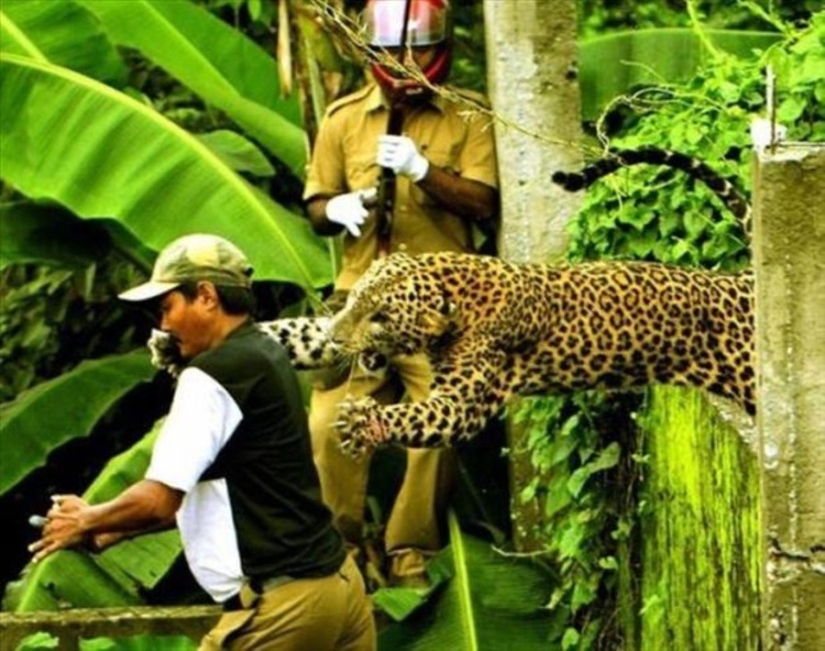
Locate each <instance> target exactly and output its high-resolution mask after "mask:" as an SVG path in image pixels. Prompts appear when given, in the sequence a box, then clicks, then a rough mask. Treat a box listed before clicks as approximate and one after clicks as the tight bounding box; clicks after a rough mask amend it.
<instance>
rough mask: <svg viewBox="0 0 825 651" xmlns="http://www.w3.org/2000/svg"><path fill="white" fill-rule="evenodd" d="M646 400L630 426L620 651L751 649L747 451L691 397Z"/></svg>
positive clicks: (685, 393)
mask: <svg viewBox="0 0 825 651" xmlns="http://www.w3.org/2000/svg"><path fill="white" fill-rule="evenodd" d="M649 395H650V399H649V401H648V404H647V408H646V410H645V412H644V413H643V414H642V415H641V416H640V418H639V424H640V426H641V431H642V432H643V434H642V436H643V438H644V440H643V441H642V445H641V449H642V450H644V453H645V455H646V459H645V462H644V463H643V465H642V468H643V473H644V476H643V477H642V486H641V490H640V502H639V504H640V507H639V508H640V523H641V531H640V532H639V535H638V536H635V539H636V540H637V541H638V543H637V544H638V545H640V546H641V554H639V553H636V554H634V556H635V557H636V563H637V565H636V570H635V571H634V572H633V578H635V581H636V586H635V590H634V592H635V599H634V601H635V603H636V604H637V607H638V618H639V619H638V620H637V621H636V622H633V623H632V626H631V629H630V630H632V631H633V634H632V637H633V638H634V639H633V640H630V639H628V640H627V644H626V648H628V649H630V648H636V649H643V650H646V649H649V650H651V651H661V650H662V649H757V648H759V635H760V601H759V594H760V571H761V565H762V563H761V555H760V549H761V548H760V509H759V469H758V461H757V454H756V452H755V450H754V449H753V445H752V441H751V442H749V441H748V440H747V437H746V436H743V435H742V434H740V432H739V431H737V429H736V428H735V427H734V426H733V425H732V424H731V423H730V422H728V421H727V420H726V419H725V418H724V417H723V416H722V415H721V413H720V411H719V410H718V409H717V407H716V406H715V405H713V404H711V403H710V402H709V401H708V399H707V397H706V396H705V395H704V394H703V393H701V392H700V391H697V390H693V389H686V388H680V387H654V388H652V389H651V390H650V394H649ZM745 421H747V419H745ZM628 623H630V622H628ZM626 628H627V627H626Z"/></svg>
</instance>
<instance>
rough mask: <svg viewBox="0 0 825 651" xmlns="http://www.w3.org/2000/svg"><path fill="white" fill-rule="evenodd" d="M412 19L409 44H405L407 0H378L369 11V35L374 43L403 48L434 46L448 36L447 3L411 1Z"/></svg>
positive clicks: (421, 0)
mask: <svg viewBox="0 0 825 651" xmlns="http://www.w3.org/2000/svg"><path fill="white" fill-rule="evenodd" d="M409 1H410V2H411V3H412V6H411V7H410V20H409V22H408V23H407V43H402V42H401V38H402V31H403V29H404V10H405V8H406V4H407V0H377V1H374V2H372V3H371V4H370V5H369V6H368V7H367V11H366V21H365V22H366V37H367V41H368V42H369V44H370V45H372V46H377V47H401V46H404V45H410V46H416V45H433V44H435V43H441V42H442V41H444V40H446V38H447V10H446V3H441V2H433V1H432V0H409Z"/></svg>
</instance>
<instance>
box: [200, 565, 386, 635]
mask: <svg viewBox="0 0 825 651" xmlns="http://www.w3.org/2000/svg"><path fill="white" fill-rule="evenodd" d="M239 596H240V600H241V603H242V605H243V608H242V609H241V610H232V611H228V612H226V613H224V614H223V616H222V617H221V618H220V619H219V620H218V623H217V624H216V625H215V627H214V628H213V629H212V630H211V631H209V633H207V634H206V635H205V636H204V638H203V639H202V640H201V643H200V646H199V647H198V651H218V650H219V649H229V650H230V651H375V649H376V648H377V638H376V632H375V621H374V620H373V617H372V606H371V603H370V600H369V599H368V598H367V594H366V590H365V588H364V580H363V578H362V577H361V572H360V571H359V570H358V567H357V566H356V565H355V561H353V560H352V558H351V557H350V556H349V555H347V558H346V560H345V561H344V563H343V565H341V568H340V569H339V570H338V571H337V572H334V573H333V574H331V575H329V576H325V577H321V578H318V579H296V580H294V581H290V582H289V583H285V584H283V585H280V586H278V587H276V588H273V589H271V590H267V591H266V592H264V593H263V594H260V595H259V594H256V593H254V592H253V591H252V590H251V589H250V588H249V587H248V586H244V588H243V589H242V590H241V594H240V595H239Z"/></svg>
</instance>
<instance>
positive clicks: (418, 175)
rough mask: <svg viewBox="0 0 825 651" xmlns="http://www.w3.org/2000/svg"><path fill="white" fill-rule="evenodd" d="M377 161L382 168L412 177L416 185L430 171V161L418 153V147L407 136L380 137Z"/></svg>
mask: <svg viewBox="0 0 825 651" xmlns="http://www.w3.org/2000/svg"><path fill="white" fill-rule="evenodd" d="M376 161H377V163H378V164H379V165H380V166H381V167H388V168H389V169H391V170H392V171H393V172H395V173H396V174H401V175H403V176H408V177H410V178H411V179H412V180H413V182H414V183H418V182H419V181H420V180H421V179H423V178H424V177H425V176H426V175H427V170H428V169H430V161H428V160H427V159H426V158H424V156H422V155H421V154H419V153H418V147H416V146H415V143H414V142H413V141H412V140H411V139H410V138H408V137H407V136H390V135H383V136H379V137H378V154H377V156H376Z"/></svg>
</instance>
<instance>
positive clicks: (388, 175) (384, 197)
mask: <svg viewBox="0 0 825 651" xmlns="http://www.w3.org/2000/svg"><path fill="white" fill-rule="evenodd" d="M411 8H412V0H406V3H405V5H404V22H403V23H402V25H401V39H400V41H399V43H400V44H401V48H400V49H399V52H398V62H399V63H400V64H403V63H404V49H405V47H406V46H407V28H408V26H409V22H410V9H411ZM403 124H404V106H403V97H402V98H399V99H397V98H391V104H390V114H389V117H388V118H387V135H390V136H399V135H401V128H402V126H403ZM396 185H397V179H396V177H395V172H393V171H392V170H391V169H390V168H389V167H382V168H381V176H380V177H379V179H378V202H377V207H376V226H377V231H378V257H379V258H380V257H384V256H385V255H386V254H387V253H389V250H390V239H391V235H392V218H393V211H394V209H395V189H396Z"/></svg>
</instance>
